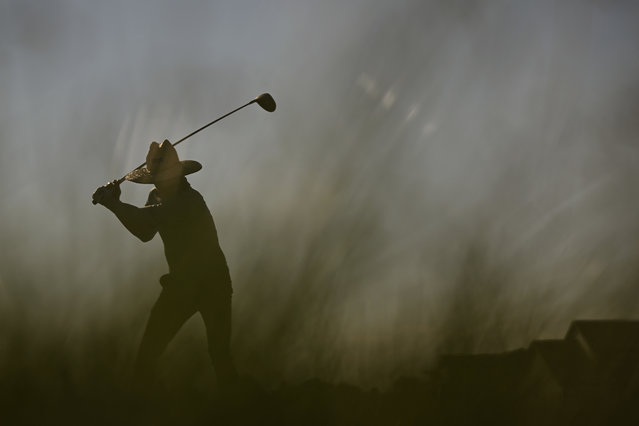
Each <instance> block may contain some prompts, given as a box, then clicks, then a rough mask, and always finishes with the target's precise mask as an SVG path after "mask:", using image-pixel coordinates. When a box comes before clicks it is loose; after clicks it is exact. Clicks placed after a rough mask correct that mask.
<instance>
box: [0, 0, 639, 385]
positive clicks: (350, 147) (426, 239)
mask: <svg viewBox="0 0 639 426" xmlns="http://www.w3.org/2000/svg"><path fill="white" fill-rule="evenodd" d="M637 22H639V6H638V5H637V4H636V2H632V1H622V0H619V1H611V2H603V1H594V0H593V1H585V0H584V1H558V0H557V1H550V0H544V1H523V0H520V1H505V0H504V1H499V0H496V1H444V0H441V1H408V0H406V1H392V2H390V1H364V0H356V1H355V0H353V1H336V0H335V1H333V0H331V1H310V0H307V1H299V0H297V1H293V0H289V1H284V0H282V1H270V2H261V1H237V0H234V1H180V2H168V1H156V2H154V1H135V2H133V1H119V0H115V1H108V2H104V1H102V2H98V1H77V0H76V1H72V0H56V1H44V0H40V1H30V0H20V1H9V0H0V99H1V101H0V197H1V199H2V203H0V217H1V218H2V222H1V223H0V240H1V241H2V243H3V249H2V250H1V251H0V309H1V310H2V317H3V318H4V319H3V321H4V323H5V326H4V327H5V329H6V330H10V329H11V328H12V327H19V326H21V325H24V324H28V326H29V327H32V328H31V329H30V330H32V332H33V333H32V334H33V335H36V336H37V335H38V333H42V334H47V333H49V332H50V330H51V329H56V330H58V332H60V333H62V334H65V333H71V334H72V335H82V333H86V332H89V333H95V332H96V331H97V332H98V333H100V332H105V331H104V330H108V329H110V327H112V326H113V327H115V325H114V324H118V325H122V324H125V325H127V327H129V328H130V329H131V330H133V331H132V333H133V335H132V337H131V338H130V341H129V342H128V343H123V344H124V345H125V346H126V345H129V346H128V347H127V348H128V349H127V350H129V351H134V349H135V344H136V339H137V338H138V337H139V333H141V330H142V326H143V323H144V318H145V316H146V315H147V313H148V309H149V308H150V305H151V304H152V303H153V300H154V298H155V297H156V296H157V294H158V291H159V286H158V284H157V278H158V277H159V276H160V275H161V274H162V273H164V272H165V270H166V266H165V264H164V260H163V254H162V248H161V241H159V238H156V240H157V241H156V240H154V241H153V242H151V243H149V244H143V243H141V242H139V241H136V240H135V238H134V237H133V236H131V235H130V234H128V233H127V231H126V230H125V229H124V228H123V227H122V226H121V225H120V224H119V223H118V222H117V220H116V219H115V218H114V217H113V216H112V215H111V214H110V213H109V212H108V211H106V210H105V209H103V208H102V207H100V206H93V205H91V198H90V197H91V194H92V192H93V191H94V189H95V188H96V187H97V186H99V185H102V184H103V183H105V182H106V181H107V180H111V179H115V178H119V177H120V176H122V175H123V174H124V173H126V172H127V171H129V170H130V169H131V168H133V167H135V166H137V165H138V164H139V163H140V162H142V161H143V160H144V158H145V154H146V150H147V149H148V145H149V142H150V141H152V140H157V141H161V140H163V139H165V138H168V139H170V140H177V139H178V138H181V137H182V136H184V135H186V134H188V133H189V132H191V131H192V130H194V129H196V128H198V127H200V126H201V125H203V124H205V123H207V122H209V121H211V120H213V119H214V118H216V117H217V116H219V115H222V114H224V113H226V112H228V111H230V110H232V109H234V108H236V107H237V106H240V105H242V104H244V103H245V102H247V101H248V100H250V99H252V98H253V97H255V96H257V95H258V94H260V93H262V92H266V91H268V92H270V93H272V94H273V96H274V97H275V99H276V101H277V102H278V110H277V111H276V112H274V113H273V114H269V113H266V112H264V111H262V110H260V109H259V108H258V107H257V106H252V107H250V108H247V109H245V110H243V111H241V112H239V113H237V114H236V115H234V116H232V117H229V118H227V119H225V120H224V121H223V122H220V123H219V124H216V125H215V126H213V127H212V128H210V129H207V130H206V131H205V132H203V133H202V134H199V135H197V136H196V137H194V138H192V140H189V141H188V142H186V143H185V144H183V145H181V146H180V147H179V149H178V152H179V154H180V156H181V158H183V159H188V158H191V159H196V160H198V161H200V162H201V163H203V164H204V169H203V170H202V171H201V172H199V173H197V174H196V175H193V177H192V178H190V181H191V183H192V184H193V185H194V187H195V188H196V189H198V190H199V191H200V192H202V194H203V195H204V197H205V199H206V200H207V203H208V205H209V207H210V208H211V210H212V211H213V214H214V217H215V220H216V224H217V227H218V232H219V235H220V241H221V245H222V248H223V250H224V251H225V253H226V255H227V258H228V262H229V265H230V268H231V273H232V276H233V281H234V288H235V298H234V308H235V312H234V347H235V352H236V356H237V358H238V363H239V364H240V367H241V368H244V369H245V370H250V371H251V372H253V373H254V374H256V375H258V376H261V377H263V378H270V379H273V380H275V379H277V378H284V379H294V378H299V377H306V376H311V375H318V376H320V377H323V378H326V379H330V380H337V379H344V380H350V381H357V382H361V383H376V382H379V381H383V380H384V379H385V378H387V377H389V376H392V375H397V374H402V373H407V372H415V371H420V370H421V369H422V368H424V367H425V366H427V365H429V363H430V362H432V360H433V359H434V357H435V356H436V355H437V354H439V353H442V352H447V351H458V350H468V351H471V350H475V351H488V350H504V349H510V348H515V347H519V346H525V345H527V344H528V343H529V342H530V340H531V339H534V338H540V337H545V338H548V337H561V336H562V335H563V333H564V332H565V331H566V329H567V326H568V324H569V322H570V321H571V320H572V319H575V318H591V317H597V318H609V317H633V316H636V315H637V314H639V307H638V305H637V304H638V302H639V298H638V296H639V268H637V257H638V254H639V241H638V239H637V237H638V236H639V202H637V197H636V195H637V190H636V187H635V182H636V180H637V178H639V172H638V170H639V169H638V168H637V166H638V165H639V146H638V145H637V144H638V142H639V139H638V137H639V124H638V123H639V121H637V117H638V116H639V77H638V76H639V47H638V46H639V44H638V41H639V25H637ZM122 189H123V199H124V200H125V201H129V202H132V203H137V204H141V203H143V202H144V200H145V198H146V193H147V191H148V190H149V189H150V188H148V187H146V186H143V185H136V184H133V183H125V184H123V187H122ZM6 324H8V325H6ZM198 327H201V325H200V324H199V323H197V324H195V322H194V323H193V324H191V323H189V327H187V329H186V330H185V332H184V333H183V334H184V335H186V336H191V335H192V336H196V337H195V338H197V339H203V336H202V335H201V334H200V333H201V330H200V329H199V328H198ZM0 330H2V329H0ZM74 333H75V334H74Z"/></svg>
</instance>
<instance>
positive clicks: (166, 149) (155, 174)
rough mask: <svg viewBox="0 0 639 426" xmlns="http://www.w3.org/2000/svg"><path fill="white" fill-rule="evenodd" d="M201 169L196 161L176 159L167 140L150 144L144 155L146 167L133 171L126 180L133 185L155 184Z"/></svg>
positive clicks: (173, 148) (174, 152) (172, 148)
mask: <svg viewBox="0 0 639 426" xmlns="http://www.w3.org/2000/svg"><path fill="white" fill-rule="evenodd" d="M201 168H202V165H201V164H200V163H198V162H197V161H193V160H183V161H180V159H179V158H178V154H177V151H176V150H175V147H174V146H173V145H171V143H170V142H169V141H168V140H165V141H164V142H162V144H161V145H160V144H158V143H157V142H151V146H150V147H149V153H148V154H147V155H146V167H143V168H141V169H137V170H133V171H132V172H131V173H129V174H128V175H126V180H128V181H131V182H135V183H155V182H157V181H158V180H170V179H174V178H177V177H182V176H186V175H190V174H191V173H195V172H197V171H198V170H200V169H201Z"/></svg>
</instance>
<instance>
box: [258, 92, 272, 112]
mask: <svg viewBox="0 0 639 426" xmlns="http://www.w3.org/2000/svg"><path fill="white" fill-rule="evenodd" d="M255 102H257V104H258V105H259V106H261V107H262V108H264V109H265V110H266V111H268V112H273V111H275V107H276V105H275V99H273V96H271V95H270V94H268V93H262V94H261V95H260V96H258V97H257V98H255Z"/></svg>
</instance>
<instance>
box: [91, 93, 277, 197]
mask: <svg viewBox="0 0 639 426" xmlns="http://www.w3.org/2000/svg"><path fill="white" fill-rule="evenodd" d="M252 103H257V104H258V105H259V106H261V107H262V108H263V109H264V110H266V111H268V112H273V111H275V108H276V105H275V99H273V96H271V95H270V94H269V93H262V94H261V95H259V96H258V97H257V98H255V99H253V100H252V101H250V102H247V103H245V104H244V105H242V106H241V107H239V108H236V109H234V110H233V111H231V112H229V113H226V114H224V115H223V116H221V117H219V118H217V119H215V120H213V121H211V122H210V123H208V124H206V125H204V126H202V127H200V128H199V129H197V130H196V131H194V132H191V133H189V134H188V135H186V136H184V137H183V138H182V139H180V140H179V141H177V142H174V143H173V144H172V145H173V146H176V145H178V144H180V143H182V142H184V141H185V140H187V139H188V138H190V137H191V136H193V135H194V134H196V133H199V132H201V131H202V130H204V129H206V128H207V127H209V126H211V125H213V124H215V123H217V122H218V121H220V120H221V119H223V118H226V117H228V116H229V115H231V114H233V113H236V112H238V111H239V110H241V109H242V108H245V107H247V106H249V105H251V104H252ZM144 166H146V161H145V162H144V163H142V164H140V165H139V166H137V167H136V168H135V169H133V170H131V171H130V172H129V173H127V174H126V175H124V176H122V177H121V178H120V179H118V180H117V181H116V182H117V184H118V185H119V184H121V183H122V182H124V181H125V180H126V178H127V176H129V175H131V174H132V173H133V172H135V171H136V170H140V169H141V168H142V167H144ZM97 203H98V202H97V201H96V200H93V204H94V205H95V204H97Z"/></svg>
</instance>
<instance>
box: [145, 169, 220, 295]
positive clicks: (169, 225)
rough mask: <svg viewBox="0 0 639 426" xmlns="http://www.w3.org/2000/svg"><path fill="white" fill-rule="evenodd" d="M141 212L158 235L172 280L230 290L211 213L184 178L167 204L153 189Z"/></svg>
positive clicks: (198, 194)
mask: <svg viewBox="0 0 639 426" xmlns="http://www.w3.org/2000/svg"><path fill="white" fill-rule="evenodd" d="M144 209H145V210H147V211H148V212H149V213H150V214H149V217H150V218H151V220H152V221H153V224H154V226H155V227H156V229H157V231H158V232H159V233H160V237H161V238H162V241H163V243H164V253H165V256H166V260H167V263H168V264H169V272H170V274H171V276H172V277H173V279H175V280H178V281H188V282H194V281H195V283H197V284H200V283H204V282H211V283H214V284H215V286H216V287H217V288H218V289H219V290H222V289H225V290H229V291H230V290H231V278H230V274H229V269H228V266H227V263H226V258H225V257H224V253H223V252H222V249H221V248H220V244H219V241H218V236H217V230H216V228H215V223H214V221H213V217H212V215H211V212H210V211H209V209H208V207H207V206H206V203H205V202H204V199H203V198H202V196H201V195H200V193H199V192H198V191H196V190H195V189H193V188H191V185H189V183H188V182H187V181H186V179H184V180H183V182H182V184H181V187H180V190H179V191H178V192H177V194H176V195H175V196H174V197H173V198H171V199H170V200H167V201H165V200H162V198H161V197H160V195H159V193H158V191H157V189H156V188H154V189H153V190H151V192H150V193H149V198H148V200H147V203H146V207H145V208H144Z"/></svg>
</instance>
